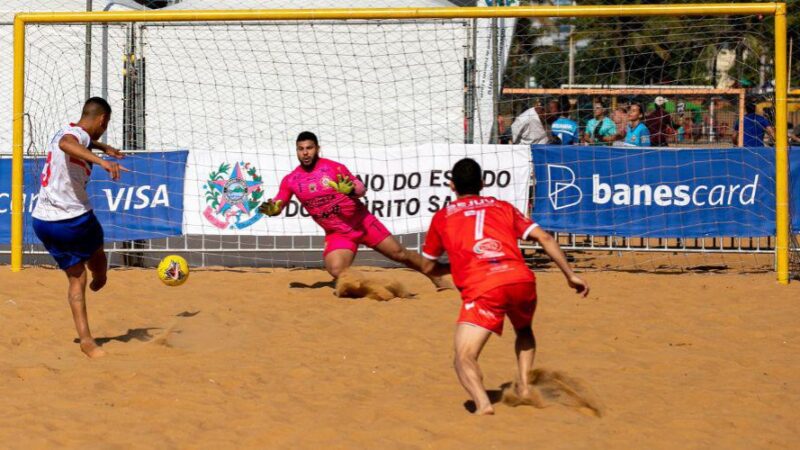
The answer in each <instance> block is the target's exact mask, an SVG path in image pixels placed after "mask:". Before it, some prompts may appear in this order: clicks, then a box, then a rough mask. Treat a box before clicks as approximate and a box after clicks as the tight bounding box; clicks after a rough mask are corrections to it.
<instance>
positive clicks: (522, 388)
mask: <svg viewBox="0 0 800 450" xmlns="http://www.w3.org/2000/svg"><path fill="white" fill-rule="evenodd" d="M514 391H516V393H517V396H518V397H519V398H530V396H531V390H530V388H528V386H527V385H522V384H520V383H514Z"/></svg>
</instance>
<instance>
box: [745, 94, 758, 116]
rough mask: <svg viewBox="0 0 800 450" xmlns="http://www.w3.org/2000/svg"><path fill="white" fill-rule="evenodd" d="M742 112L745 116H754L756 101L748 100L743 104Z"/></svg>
mask: <svg viewBox="0 0 800 450" xmlns="http://www.w3.org/2000/svg"><path fill="white" fill-rule="evenodd" d="M744 111H745V113H747V114H755V112H756V99H754V98H748V99H747V100H746V101H745V102H744Z"/></svg>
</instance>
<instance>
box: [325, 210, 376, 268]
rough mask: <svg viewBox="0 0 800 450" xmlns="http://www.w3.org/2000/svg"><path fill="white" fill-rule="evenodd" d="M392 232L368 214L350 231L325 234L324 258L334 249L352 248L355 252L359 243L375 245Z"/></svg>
mask: <svg viewBox="0 0 800 450" xmlns="http://www.w3.org/2000/svg"><path fill="white" fill-rule="evenodd" d="M391 235H392V233H391V232H390V231H389V230H388V229H387V228H386V227H385V226H383V224H382V223H381V221H380V220H378V218H377V217H375V216H373V215H372V214H367V216H366V217H364V220H363V221H362V222H361V225H360V226H359V227H358V228H356V229H354V230H353V231H351V232H349V233H330V234H327V235H325V251H323V252H322V257H323V258H324V257H325V256H326V255H327V254H328V253H330V252H332V251H334V250H342V249H345V250H350V251H351V252H353V253H356V252H357V251H358V245H359V244H364V245H366V246H367V247H375V246H376V245H378V244H380V243H381V242H382V241H383V240H384V239H386V238H387V237H389V236H391Z"/></svg>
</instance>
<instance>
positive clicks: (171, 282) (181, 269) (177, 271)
mask: <svg viewBox="0 0 800 450" xmlns="http://www.w3.org/2000/svg"><path fill="white" fill-rule="evenodd" d="M158 279H160V280H161V282H162V283H164V284H166V285H167V286H180V285H182V284H183V283H186V280H188V279H189V264H187V263H186V260H185V259H183V258H182V257H180V256H178V255H169V256H165V257H164V259H162V260H161V262H160V263H158Z"/></svg>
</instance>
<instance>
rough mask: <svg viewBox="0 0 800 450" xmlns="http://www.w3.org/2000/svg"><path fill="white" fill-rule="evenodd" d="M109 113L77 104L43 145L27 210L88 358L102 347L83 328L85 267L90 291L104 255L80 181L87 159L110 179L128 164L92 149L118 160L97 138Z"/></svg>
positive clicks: (102, 272) (100, 104)
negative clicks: (33, 199) (64, 283)
mask: <svg viewBox="0 0 800 450" xmlns="http://www.w3.org/2000/svg"><path fill="white" fill-rule="evenodd" d="M110 118H111V106H109V104H108V102H106V101H105V100H104V99H102V98H99V97H92V98H90V99H89V100H87V101H86V103H84V105H83V111H82V112H81V119H80V120H79V121H78V123H74V124H69V125H67V126H65V127H63V128H62V129H61V130H59V131H58V133H56V134H55V136H53V139H52V140H50V143H49V144H48V147H47V159H46V160H45V165H44V167H43V168H42V174H41V187H40V188H39V198H38V201H37V203H36V206H35V207H34V209H33V213H32V214H31V215H32V216H33V231H34V232H35V233H36V237H38V238H39V240H40V241H42V243H43V244H44V246H45V248H46V249H47V251H48V252H49V253H50V255H51V256H52V257H53V259H55V260H56V263H58V267H60V268H61V270H63V271H64V272H65V273H66V274H67V279H68V280H69V288H68V291H67V299H68V301H69V306H70V309H71V310H72V319H73V320H74V322H75V328H76V329H77V331H78V337H79V338H80V346H81V351H83V353H85V354H86V356H88V357H90V358H97V357H99V356H103V355H104V354H105V352H104V351H103V350H102V349H101V348H100V346H99V345H98V344H97V342H95V340H94V338H93V337H92V333H91V332H90V331H89V321H88V318H87V315H86V282H87V273H86V269H87V268H88V269H89V272H91V274H92V282H91V284H90V285H89V288H91V289H92V290H93V291H98V290H100V289H101V288H102V287H103V286H104V285H105V284H106V268H107V265H108V264H107V262H106V254H105V252H104V251H103V228H102V227H101V226H100V222H98V221H97V218H96V217H95V215H94V212H93V211H92V206H91V204H90V203H89V196H88V195H87V193H86V184H87V183H88V182H89V177H90V176H91V174H92V164H97V165H98V166H100V167H102V168H103V169H104V170H106V171H107V172H108V173H109V174H110V176H111V179H112V180H118V179H119V177H120V173H121V172H128V169H126V168H124V167H123V166H121V165H119V164H118V163H116V162H114V161H110V160H105V159H102V158H100V157H99V156H97V155H95V154H94V153H92V151H91V150H90V148H97V149H99V150H101V151H103V152H104V153H105V154H107V155H109V156H111V157H113V158H116V159H120V158H122V157H123V156H122V153H120V151H119V150H117V149H115V148H114V147H112V146H110V145H106V144H104V143H102V142H99V141H98V139H100V137H101V136H102V135H103V133H105V132H106V129H107V128H108V121H109V119H110Z"/></svg>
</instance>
